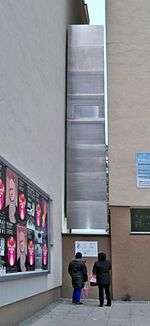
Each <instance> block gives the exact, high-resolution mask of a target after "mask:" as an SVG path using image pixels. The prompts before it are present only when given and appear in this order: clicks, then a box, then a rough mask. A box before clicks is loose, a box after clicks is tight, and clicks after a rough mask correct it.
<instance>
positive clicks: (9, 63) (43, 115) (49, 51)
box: [0, 0, 79, 305]
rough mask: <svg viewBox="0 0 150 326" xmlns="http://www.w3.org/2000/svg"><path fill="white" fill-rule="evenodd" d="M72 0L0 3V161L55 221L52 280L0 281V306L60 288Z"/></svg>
mask: <svg viewBox="0 0 150 326" xmlns="http://www.w3.org/2000/svg"><path fill="white" fill-rule="evenodd" d="M75 2H76V1H75V0H72V1H70V0H61V1H56V2H55V3H54V1H51V0H32V1H28V0H27V1H23V0H20V1H17V0H14V1H10V0H4V1H3V0H2V1H0V31H1V32H0V44H1V47H0V118H1V119H0V126H1V137H0V155H1V156H3V157H4V158H5V159H6V160H8V161H9V162H10V163H11V164H13V165H14V166H15V167H16V168H17V169H19V170H20V171H21V172H22V173H24V174H25V175H26V176H27V177H29V178H30V179H31V180H32V181H33V182H35V183H36V184H37V185H38V186H40V187H41V188H42V189H43V190H44V191H46V192H47V193H48V194H49V195H50V196H51V198H52V200H53V221H54V222H53V240H54V246H53V247H52V248H51V274H50V275H49V276H40V277H32V278H29V279H27V278H26V279H23V278H22V279H19V280H15V281H9V282H7V281H6V282H3V283H1V284H0V287H1V296H0V305H4V304H7V303H11V302H13V301H17V300H20V299H23V298H25V297H29V296H32V295H35V294H37V293H40V292H43V291H46V290H48V289H50V288H54V287H57V286H59V285H61V277H62V276H61V274H62V268H61V228H62V225H61V223H62V217H63V212H64V119H65V118H64V113H65V64H66V62H65V61H66V59H65V54H66V27H67V25H68V23H75V21H77V22H78V23H79V19H78V20H76V17H75V14H76V13H77V10H74V5H75ZM72 6H73V7H72ZM71 17H72V18H71ZM73 17H74V19H73ZM56 257H57V259H56Z"/></svg>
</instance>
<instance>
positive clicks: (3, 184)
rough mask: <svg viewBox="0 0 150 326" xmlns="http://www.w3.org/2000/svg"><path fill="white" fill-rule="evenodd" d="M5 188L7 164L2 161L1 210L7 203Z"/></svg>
mask: <svg viewBox="0 0 150 326" xmlns="http://www.w3.org/2000/svg"><path fill="white" fill-rule="evenodd" d="M5 190H6V186H5V166H4V164H3V163H2V162H0V211H1V210H2V209H3V208H4V205H5Z"/></svg>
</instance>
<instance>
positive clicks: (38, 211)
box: [35, 192, 42, 227]
mask: <svg viewBox="0 0 150 326" xmlns="http://www.w3.org/2000/svg"><path fill="white" fill-rule="evenodd" d="M40 199H41V198H40V194H39V193H38V192H36V208H35V222H36V226H37V227H40V226H41V214H42V209H41V200H40Z"/></svg>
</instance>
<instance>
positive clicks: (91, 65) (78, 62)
mask: <svg viewBox="0 0 150 326" xmlns="http://www.w3.org/2000/svg"><path fill="white" fill-rule="evenodd" d="M68 70H70V71H90V72H91V71H101V70H104V47H91V46H88V47H84V46H82V47H71V48H69V54H68Z"/></svg>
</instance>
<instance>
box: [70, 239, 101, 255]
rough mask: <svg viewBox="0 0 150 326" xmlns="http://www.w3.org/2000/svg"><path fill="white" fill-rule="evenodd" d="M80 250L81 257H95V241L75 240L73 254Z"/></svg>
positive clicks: (96, 250)
mask: <svg viewBox="0 0 150 326" xmlns="http://www.w3.org/2000/svg"><path fill="white" fill-rule="evenodd" d="M77 252H81V253H82V256H83V257H97V255H98V244H97V241H75V254H76V253H77Z"/></svg>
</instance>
